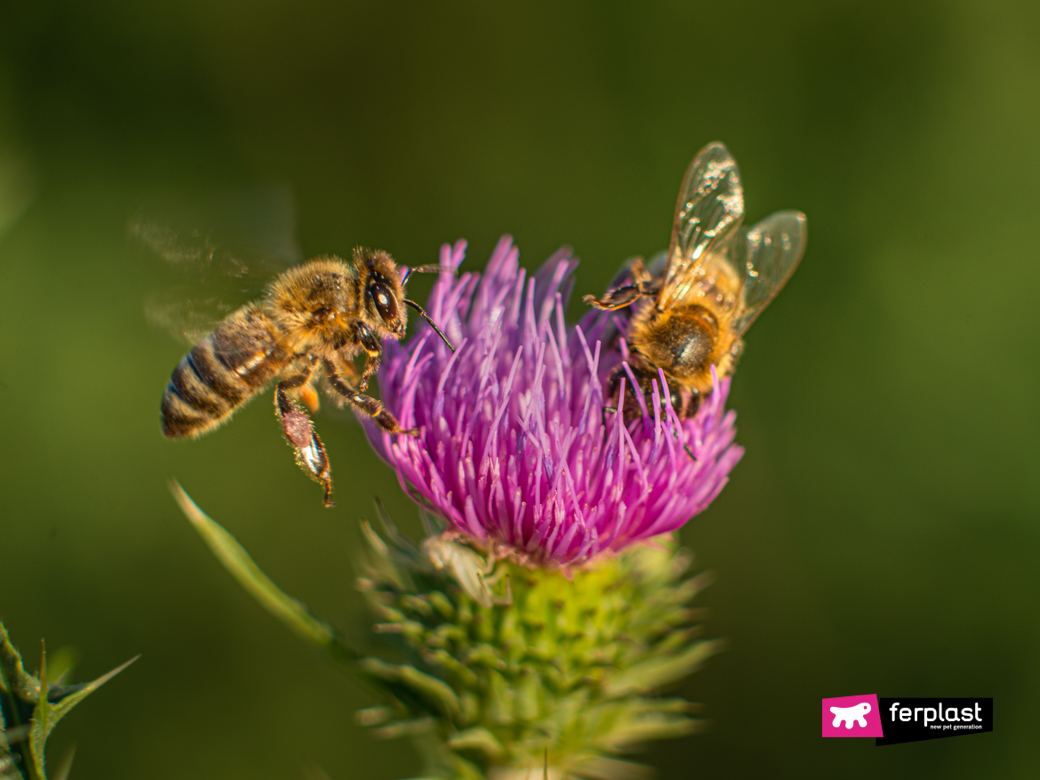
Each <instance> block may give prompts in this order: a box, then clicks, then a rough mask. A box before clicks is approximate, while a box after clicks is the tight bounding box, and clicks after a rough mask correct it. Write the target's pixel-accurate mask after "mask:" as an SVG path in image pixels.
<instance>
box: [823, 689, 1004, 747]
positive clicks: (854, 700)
mask: <svg viewBox="0 0 1040 780" xmlns="http://www.w3.org/2000/svg"><path fill="white" fill-rule="evenodd" d="M988 731H993V699H964V698H960V699H958V698H950V697H943V698H936V699H907V698H903V699H879V698H878V697H877V695H876V694H873V693H872V694H864V695H862V696H839V697H836V698H832V699H824V700H823V736H825V737H874V744H875V745H896V744H899V743H900V742H920V741H921V740H926V739H942V738H943V737H962V736H965V735H967V734H983V733H985V732H988Z"/></svg>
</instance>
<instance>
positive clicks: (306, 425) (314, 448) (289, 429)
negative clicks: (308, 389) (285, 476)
mask: <svg viewBox="0 0 1040 780" xmlns="http://www.w3.org/2000/svg"><path fill="white" fill-rule="evenodd" d="M308 381H310V372H309V371H308V372H307V373H305V374H298V375H297V376H294V377H290V378H289V379H286V380H284V381H282V382H279V383H278V384H277V386H276V387H275V391H274V410H275V414H276V415H277V416H278V422H280V423H281V424H282V432H283V433H284V434H285V438H286V440H288V442H289V444H290V445H291V446H292V448H293V454H294V455H295V457H296V465H297V466H299V467H300V468H301V469H303V470H304V471H305V472H306V473H307V474H308V475H309V476H310V477H311V478H312V479H313V480H314V481H315V482H318V483H320V484H321V485H322V486H323V487H324V488H325V506H327V507H329V506H334V504H333V501H332V474H331V472H330V469H329V456H328V455H327V454H326V452H325V445H324V444H322V443H321V439H319V438H318V434H317V432H315V430H314V423H313V422H312V421H311V418H310V417H308V416H307V414H306V413H305V412H303V411H302V410H301V409H300V407H298V406H297V405H296V404H295V403H294V402H293V401H292V400H291V399H290V398H289V396H288V395H287V394H286V391H287V390H292V389H293V388H296V387H300V386H302V385H305V384H307V382H308Z"/></svg>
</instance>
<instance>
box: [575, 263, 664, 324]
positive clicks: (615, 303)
mask: <svg viewBox="0 0 1040 780" xmlns="http://www.w3.org/2000/svg"><path fill="white" fill-rule="evenodd" d="M629 273H630V274H631V276H632V281H633V282H634V284H626V285H624V286H622V287H618V288H617V289H615V290H610V291H608V292H607V294H606V295H604V296H603V297H602V298H596V296H594V295H586V296H585V297H584V298H582V300H583V301H585V303H587V304H588V305H589V306H592V307H594V308H596V309H603V310H605V311H614V310H615V309H623V308H625V307H626V306H631V305H632V304H633V303H635V302H636V301H638V300H639V299H640V298H645V297H647V296H650V295H654V294H656V292H657V291H656V290H655V289H653V277H651V276H650V273H649V272H648V271H647V270H646V266H645V265H643V258H641V257H637V258H636V259H635V260H633V261H632V263H631V264H630V265H629Z"/></svg>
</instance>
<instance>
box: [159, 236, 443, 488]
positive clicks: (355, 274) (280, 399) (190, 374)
mask: <svg viewBox="0 0 1040 780" xmlns="http://www.w3.org/2000/svg"><path fill="white" fill-rule="evenodd" d="M440 270H442V269H441V267H440V266H420V267H417V268H411V269H409V270H408V272H407V273H406V274H405V275H404V277H402V275H401V272H400V269H399V268H398V267H397V265H396V264H395V263H394V260H393V258H391V256H390V255H389V254H387V253H386V252H382V251H373V250H371V249H362V248H358V249H355V250H354V254H353V258H352V262H351V263H347V262H344V261H343V260H341V259H339V258H337V257H321V258H317V259H314V260H311V261H309V262H307V263H305V264H303V265H299V266H296V267H293V268H290V269H289V270H287V271H285V272H284V273H282V274H281V275H280V276H278V277H277V278H276V279H275V280H274V281H273V282H271V284H270V285H269V286H268V289H267V292H266V294H265V295H264V296H263V297H262V298H261V299H260V300H258V301H253V302H251V303H248V304H246V305H245V306H242V307H241V308H239V309H237V310H236V311H234V312H232V313H231V314H230V315H228V316H227V317H226V318H225V319H224V321H223V322H221V323H220V324H219V325H218V326H217V327H216V329H215V330H213V331H212V332H210V333H209V334H207V335H206V336H204V337H203V338H202V339H201V340H199V341H198V343H196V344H195V346H194V347H192V349H191V351H190V352H188V354H187V355H185V356H184V357H183V358H182V359H181V361H180V363H178V364H177V367H176V368H175V369H174V370H173V374H172V375H171V377H170V382H169V384H168V385H167V386H166V392H165V393H164V394H163V400H162V430H163V434H165V435H166V436H167V437H168V438H171V439H180V438H186V437H187V438H194V437H197V436H201V435H203V434H205V433H208V432H209V431H211V430H213V429H214V428H216V427H217V426H219V425H220V424H221V423H223V422H224V421H226V420H227V419H228V418H229V417H230V416H231V415H232V413H234V412H235V410H236V409H238V408H239V407H241V406H242V405H243V404H245V403H246V402H247V401H249V400H250V399H251V398H252V397H253V396H255V395H256V394H257V393H259V392H261V391H262V390H263V389H264V388H265V387H266V386H267V385H268V384H269V383H270V382H272V381H274V380H278V381H277V384H276V385H275V393H274V406H275V414H276V415H277V417H278V420H279V422H280V423H281V426H282V431H283V432H284V434H285V438H286V439H287V440H288V442H289V444H290V445H291V446H292V448H293V452H294V454H295V457H296V463H297V465H298V466H299V467H300V468H301V469H303V471H304V472H305V473H307V474H308V475H309V476H310V477H311V478H312V479H314V480H315V481H317V482H319V483H320V484H321V485H322V486H323V487H324V489H325V499H324V500H325V506H332V505H333V502H332V477H331V473H330V469H329V459H328V455H327V454H326V452H325V447H324V445H323V444H322V443H321V439H320V438H318V434H317V432H316V431H315V430H314V423H313V422H312V420H311V418H310V417H309V416H308V415H307V413H306V412H304V411H303V410H302V409H301V408H300V406H299V405H298V404H297V403H296V400H297V399H299V400H301V401H303V402H304V404H306V405H307V407H308V408H309V409H310V410H311V411H312V412H313V411H317V407H318V395H317V392H316V391H315V388H314V383H315V382H316V381H318V380H319V379H323V380H324V383H323V384H324V387H325V388H326V392H329V393H330V394H332V395H333V396H334V397H337V398H339V399H342V400H343V401H344V402H346V403H349V404H350V405H352V406H353V407H354V408H355V409H358V410H360V411H361V412H363V413H364V414H367V415H368V416H369V417H372V418H373V419H374V420H375V421H376V423H377V424H378V425H379V426H380V427H381V428H382V429H383V430H385V431H387V432H389V433H399V434H414V433H416V431H414V430H404V429H403V428H402V427H401V425H400V423H399V422H398V421H397V420H396V419H395V418H394V416H393V415H392V414H391V413H390V412H388V411H387V410H386V409H385V408H384V407H383V404H382V403H380V402H379V401H378V400H377V399H375V398H372V397H371V396H369V395H366V394H365V391H366V390H367V389H368V383H369V380H370V379H371V377H372V375H373V374H375V372H376V371H377V370H378V369H379V363H380V358H381V356H382V341H383V340H384V339H387V338H393V339H401V338H402V337H403V336H404V335H405V329H406V326H407V320H408V318H407V311H406V309H405V307H406V306H409V307H411V308H413V309H415V310H416V311H417V312H418V313H419V314H420V316H422V317H423V318H424V319H425V320H426V321H427V322H428V323H429V324H430V325H431V326H432V327H433V330H434V331H435V332H436V333H437V334H438V335H439V336H440V337H441V338H442V339H444V342H445V343H446V344H447V345H448V347H449V349H451V350H452V351H454V347H453V346H452V345H451V342H450V341H448V338H447V336H445V335H444V334H443V333H442V332H441V330H440V328H438V327H437V325H436V324H435V323H434V322H433V321H432V320H431V319H430V317H429V316H428V315H427V314H426V312H425V311H423V308H422V307H421V306H420V305H419V304H418V303H416V302H415V301H411V300H409V299H408V298H406V297H405V283H406V281H407V277H408V275H410V274H411V273H418V272H433V271H440ZM362 353H363V354H364V355H365V364H364V368H363V370H361V371H359V370H358V368H357V366H355V364H354V357H355V356H357V355H360V354H362Z"/></svg>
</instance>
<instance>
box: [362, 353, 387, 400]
mask: <svg viewBox="0 0 1040 780" xmlns="http://www.w3.org/2000/svg"><path fill="white" fill-rule="evenodd" d="M366 355H367V357H366V358H365V368H364V370H363V371H362V372H361V381H360V382H358V383H357V391H358V392H359V393H363V392H365V391H366V390H367V389H368V380H369V379H371V378H372V377H373V376H374V375H375V373H376V372H377V371H378V370H379V364H380V363H381V362H382V359H383V349H382V347H379V348H378V349H374V350H369V351H366Z"/></svg>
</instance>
